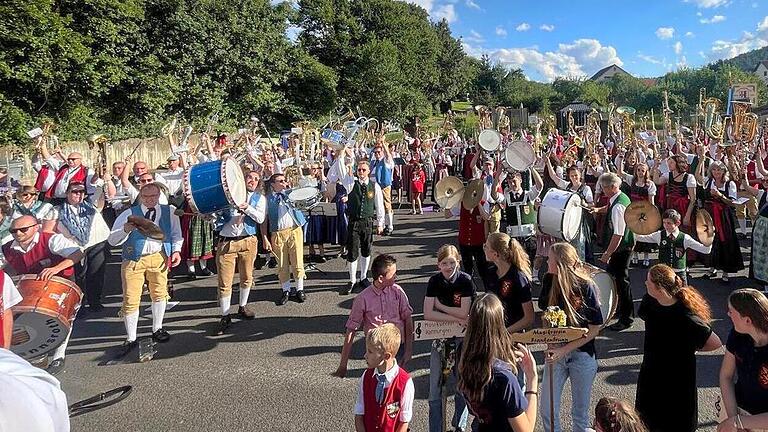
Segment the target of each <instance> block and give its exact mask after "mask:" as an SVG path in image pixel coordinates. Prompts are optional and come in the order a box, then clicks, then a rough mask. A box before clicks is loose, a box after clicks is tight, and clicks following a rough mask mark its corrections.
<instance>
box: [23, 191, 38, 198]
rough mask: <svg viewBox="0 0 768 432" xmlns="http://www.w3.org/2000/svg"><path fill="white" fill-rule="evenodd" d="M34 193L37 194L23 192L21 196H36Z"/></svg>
mask: <svg viewBox="0 0 768 432" xmlns="http://www.w3.org/2000/svg"><path fill="white" fill-rule="evenodd" d="M34 195H35V194H33V193H29V192H24V193H23V194H21V196H23V197H28V196H34Z"/></svg>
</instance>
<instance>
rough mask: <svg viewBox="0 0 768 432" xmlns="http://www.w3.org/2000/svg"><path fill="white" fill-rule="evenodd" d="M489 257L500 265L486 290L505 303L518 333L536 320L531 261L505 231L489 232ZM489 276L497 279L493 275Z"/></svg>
mask: <svg viewBox="0 0 768 432" xmlns="http://www.w3.org/2000/svg"><path fill="white" fill-rule="evenodd" d="M483 250H484V251H485V259H487V260H488V261H489V262H492V263H493V264H495V265H496V275H495V276H496V278H495V280H490V281H489V282H490V283H489V284H488V285H490V286H486V287H485V290H486V292H492V293H494V294H496V295H497V296H498V297H499V300H501V303H502V305H504V320H505V322H506V326H507V330H509V332H510V333H516V332H519V331H522V330H525V329H527V328H530V327H531V325H532V324H533V301H531V263H530V260H529V258H528V254H527V253H526V252H525V249H523V247H522V246H521V245H520V243H519V242H518V241H517V240H515V239H513V238H511V237H510V236H508V235H507V234H505V233H493V234H491V235H489V236H488V240H486V242H485V245H483ZM489 276H490V277H489V279H494V278H493V277H492V276H493V275H492V274H491V275H489Z"/></svg>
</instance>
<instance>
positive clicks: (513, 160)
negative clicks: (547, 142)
mask: <svg viewBox="0 0 768 432" xmlns="http://www.w3.org/2000/svg"><path fill="white" fill-rule="evenodd" d="M504 163H505V164H506V165H507V166H508V167H509V168H511V169H513V170H515V171H518V172H522V171H526V170H528V168H530V167H532V166H533V164H534V163H536V153H534V152H533V147H531V145H530V144H528V141H526V140H515V141H512V142H511V143H509V145H507V148H506V149H504Z"/></svg>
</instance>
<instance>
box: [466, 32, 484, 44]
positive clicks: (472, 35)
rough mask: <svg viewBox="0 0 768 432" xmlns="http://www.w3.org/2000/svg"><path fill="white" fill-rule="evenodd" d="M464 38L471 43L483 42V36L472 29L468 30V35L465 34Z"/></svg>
mask: <svg viewBox="0 0 768 432" xmlns="http://www.w3.org/2000/svg"><path fill="white" fill-rule="evenodd" d="M464 40H465V41H468V42H470V43H473V44H481V43H483V42H485V38H484V37H483V35H481V34H480V33H478V32H476V31H474V30H470V31H469V36H465V37H464Z"/></svg>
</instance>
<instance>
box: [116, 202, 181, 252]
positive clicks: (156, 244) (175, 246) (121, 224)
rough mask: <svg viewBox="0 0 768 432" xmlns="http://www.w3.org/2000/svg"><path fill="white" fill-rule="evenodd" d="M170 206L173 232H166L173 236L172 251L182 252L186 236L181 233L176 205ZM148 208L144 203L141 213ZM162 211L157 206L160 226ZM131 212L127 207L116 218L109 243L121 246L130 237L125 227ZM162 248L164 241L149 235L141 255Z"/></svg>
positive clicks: (156, 210)
mask: <svg viewBox="0 0 768 432" xmlns="http://www.w3.org/2000/svg"><path fill="white" fill-rule="evenodd" d="M168 207H169V208H170V210H171V232H170V233H165V235H166V236H167V235H168V234H170V236H171V239H170V240H171V252H181V246H182V245H183V244H184V237H182V235H181V223H180V222H179V217H178V216H176V214H175V213H174V212H175V211H176V207H174V206H168ZM147 210H148V209H147V207H145V206H144V204H142V205H141V214H142V215H145V214H146V213H147ZM162 211H163V210H162V207H161V206H160V205H158V206H157V207H155V223H156V224H157V225H158V226H160V217H161V216H162ZM131 214H132V212H131V209H127V210H126V211H124V212H122V213H120V216H118V217H117V220H115V224H114V225H113V226H112V232H111V233H110V234H109V238H108V239H107V241H109V244H111V245H112V246H120V245H122V244H123V243H125V241H126V240H127V239H128V235H129V234H130V233H127V232H125V229H124V228H125V224H126V222H128V216H130V215H131ZM162 250H163V242H162V241H161V240H157V239H153V238H149V237H147V240H146V241H145V242H144V248H143V249H142V250H141V255H142V256H144V255H152V254H154V253H157V252H160V251H162Z"/></svg>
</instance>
